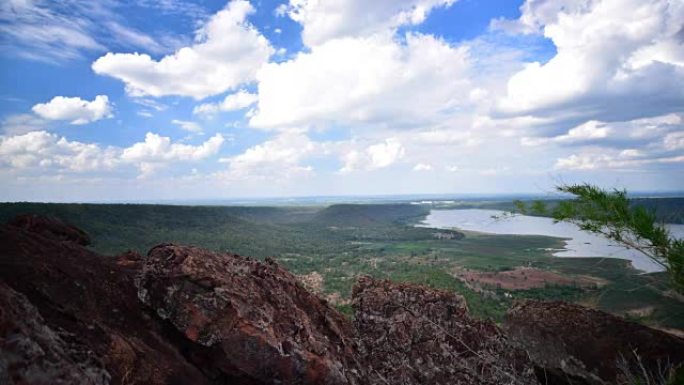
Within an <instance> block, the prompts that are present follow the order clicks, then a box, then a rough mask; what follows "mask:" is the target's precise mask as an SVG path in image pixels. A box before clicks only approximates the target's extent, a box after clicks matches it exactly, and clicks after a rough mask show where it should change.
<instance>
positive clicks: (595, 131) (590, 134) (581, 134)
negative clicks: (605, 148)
mask: <svg viewBox="0 0 684 385" xmlns="http://www.w3.org/2000/svg"><path fill="white" fill-rule="evenodd" d="M611 132H612V128H611V127H609V126H607V125H606V123H602V122H597V121H595V120H590V121H588V122H586V123H584V124H580V125H579V126H577V127H574V128H571V129H570V130H568V133H567V134H564V135H559V136H556V137H552V138H530V137H524V138H522V139H521V141H520V143H521V144H522V145H523V146H539V145H542V144H547V143H549V142H553V143H561V144H562V143H581V142H587V141H591V140H597V139H604V138H607V137H608V136H609V135H610V133H611Z"/></svg>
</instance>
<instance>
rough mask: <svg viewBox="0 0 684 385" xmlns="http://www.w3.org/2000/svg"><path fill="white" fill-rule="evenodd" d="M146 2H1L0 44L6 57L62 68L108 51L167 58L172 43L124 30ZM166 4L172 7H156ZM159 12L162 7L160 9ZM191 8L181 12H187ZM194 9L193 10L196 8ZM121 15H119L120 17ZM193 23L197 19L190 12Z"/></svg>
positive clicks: (173, 39)
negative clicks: (138, 51)
mask: <svg viewBox="0 0 684 385" xmlns="http://www.w3.org/2000/svg"><path fill="white" fill-rule="evenodd" d="M145 3H146V1H137V2H128V3H127V4H123V3H122V2H118V1H92V0H69V1H34V0H31V1H26V0H7V1H3V2H0V34H2V35H3V41H2V43H0V46H2V48H3V50H4V51H5V52H11V53H12V54H13V55H17V56H20V57H22V58H25V59H29V60H37V61H42V62H48V63H56V64H64V62H66V61H70V60H76V59H82V58H83V57H85V56H86V54H92V53H93V52H103V51H106V49H107V47H108V46H111V45H115V46H119V47H127V48H128V47H136V48H143V49H145V50H147V51H150V52H154V53H163V52H168V51H169V47H170V46H176V43H177V40H178V39H177V38H176V37H174V36H170V35H162V36H160V37H158V38H156V39H155V38H154V37H152V36H149V35H146V34H145V33H143V32H141V31H139V30H137V29H135V28H131V27H129V26H126V25H125V24H124V23H123V22H124V21H126V20H129V19H128V15H129V14H130V13H131V12H136V11H138V10H137V9H131V8H137V7H141V6H146V4H145ZM157 3H160V4H157V5H160V6H161V3H164V4H169V3H171V1H168V0H163V1H162V2H157ZM162 8H163V7H162ZM190 8H192V7H186V12H185V13H186V14H187V13H188V12H187V11H190ZM195 8H197V6H195ZM122 14H123V15H122ZM192 17H199V15H198V13H197V12H195V13H194V14H193V15H192Z"/></svg>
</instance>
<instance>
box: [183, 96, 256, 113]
mask: <svg viewBox="0 0 684 385" xmlns="http://www.w3.org/2000/svg"><path fill="white" fill-rule="evenodd" d="M257 100H258V96H257V95H256V94H252V93H249V92H247V91H245V90H240V91H238V92H236V93H234V94H230V95H228V96H226V97H225V99H223V101H222V102H220V103H204V104H201V105H199V106H197V107H195V108H194V109H193V111H192V112H193V114H199V115H214V114H217V113H218V112H221V111H237V110H242V109H244V108H247V107H249V106H251V105H253V104H254V103H256V102H257Z"/></svg>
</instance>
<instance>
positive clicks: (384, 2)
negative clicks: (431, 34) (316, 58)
mask: <svg viewBox="0 0 684 385" xmlns="http://www.w3.org/2000/svg"><path fill="white" fill-rule="evenodd" d="M454 2H455V0H374V1H367V0H345V1H339V0H290V2H289V4H288V5H287V6H281V7H279V8H278V10H277V14H279V15H285V14H287V15H288V16H289V17H290V18H291V19H292V20H294V21H296V22H298V23H299V24H301V25H302V27H303V31H302V40H303V41H304V43H305V44H306V45H308V46H309V47H313V46H315V45H320V44H322V43H324V42H326V41H328V40H332V39H336V38H341V37H363V36H370V35H373V34H375V33H377V32H384V31H386V30H389V29H394V28H397V27H399V26H402V25H416V24H420V23H422V22H423V21H424V20H425V18H426V16H427V15H428V13H429V12H430V11H431V10H432V9H433V8H435V7H448V6H450V5H451V4H453V3H454Z"/></svg>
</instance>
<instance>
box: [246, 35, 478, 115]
mask: <svg viewBox="0 0 684 385" xmlns="http://www.w3.org/2000/svg"><path fill="white" fill-rule="evenodd" d="M468 68H469V66H468V50H467V48H465V47H454V46H451V45H449V44H448V43H446V42H444V41H442V40H440V39H438V38H435V37H434V36H429V35H421V34H408V35H406V39H405V43H402V42H399V41H397V40H395V39H394V38H393V37H392V36H391V35H388V34H380V35H373V36H371V37H366V38H344V39H337V40H331V41H328V42H326V43H325V44H323V45H320V46H316V47H314V48H312V49H311V52H308V53H300V54H298V55H297V56H296V57H295V58H294V59H292V60H290V61H287V62H282V63H269V64H268V65H266V66H264V67H263V68H262V69H261V70H260V71H259V73H258V75H257V80H258V93H259V101H258V105H257V108H256V109H255V111H254V113H253V115H252V117H251V119H250V124H251V125H252V126H254V127H261V128H274V127H275V128H277V127H279V126H300V125H304V126H307V125H315V124H330V123H341V124H358V123H381V124H385V125H392V126H394V128H402V127H406V126H416V125H417V124H423V123H425V122H426V121H437V120H440V119H441V118H442V117H443V115H444V114H445V113H447V112H448V111H450V110H451V109H455V108H457V107H458V106H459V105H460V104H461V103H463V100H467V99H468V97H467V95H468V93H469V82H468V80H467V71H468Z"/></svg>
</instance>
